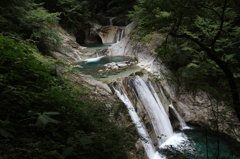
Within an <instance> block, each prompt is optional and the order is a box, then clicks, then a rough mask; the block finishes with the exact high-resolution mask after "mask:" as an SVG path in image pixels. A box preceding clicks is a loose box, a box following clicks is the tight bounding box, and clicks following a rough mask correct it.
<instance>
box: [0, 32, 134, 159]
mask: <svg viewBox="0 0 240 159" xmlns="http://www.w3.org/2000/svg"><path fill="white" fill-rule="evenodd" d="M0 57H1V60H0V63H1V69H0V93H1V96H0V101H1V106H0V107H1V112H0V116H1V119H0V140H1V152H0V157H1V158H8V159H10V158H29V159H34V158H37V159H40V158H44V159H47V158H49V159H50V158H51V159H53V158H58V159H59V158H86V159H90V158H94V159H97V158H99V159H100V158H109V159H110V158H111V159H112V158H119V159H120V158H121V159H122V158H127V156H126V150H127V149H129V148H132V146H133V145H132V144H131V143H130V139H129V138H130V136H131V135H130V134H129V133H130V132H131V131H130V130H127V129H126V128H119V127H117V126H116V124H115V123H114V122H113V121H112V120H111V118H110V117H109V114H110V113H112V112H114V111H113V110H112V108H107V107H106V106H105V104H103V103H100V102H97V103H96V102H94V101H92V100H86V101H85V102H82V101H81V100H80V99H78V98H77V96H81V95H84V94H88V92H87V91H86V90H83V89H82V88H81V87H79V86H78V84H77V81H75V82H74V83H70V82H67V81H66V80H63V77H64V79H65V78H67V76H69V75H68V74H72V72H69V71H67V70H66V68H64V67H63V66H61V65H63V63H62V62H61V61H55V60H52V59H49V58H44V57H42V56H41V55H40V54H39V53H37V50H36V48H34V47H33V46H31V45H26V44H22V43H17V42H14V41H13V40H10V39H8V38H5V37H3V36H2V35H1V36H0ZM56 68H61V69H62V70H63V69H64V71H63V72H64V75H62V76H59V75H57V72H56ZM113 108H114V107H113ZM114 109H115V108H114ZM115 114H118V113H117V112H115Z"/></svg>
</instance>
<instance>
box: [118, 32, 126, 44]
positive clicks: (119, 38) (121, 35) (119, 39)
mask: <svg viewBox="0 0 240 159" xmlns="http://www.w3.org/2000/svg"><path fill="white" fill-rule="evenodd" d="M117 32H118V33H117V43H118V42H119V41H121V40H122V38H123V32H124V30H123V29H118V31H117Z"/></svg>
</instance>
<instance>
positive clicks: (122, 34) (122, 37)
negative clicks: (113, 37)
mask: <svg viewBox="0 0 240 159" xmlns="http://www.w3.org/2000/svg"><path fill="white" fill-rule="evenodd" d="M123 32H124V30H123V29H122V30H121V36H120V39H119V41H121V40H122V38H123Z"/></svg>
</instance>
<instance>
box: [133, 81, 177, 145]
mask: <svg viewBox="0 0 240 159" xmlns="http://www.w3.org/2000/svg"><path fill="white" fill-rule="evenodd" d="M133 83H134V86H135V88H136V90H137V93H138V95H139V97H140V99H141V101H142V103H143V104H144V107H145V108H146V110H147V112H148V114H149V116H150V118H151V122H152V125H153V127H154V131H155V133H156V135H157V137H158V143H159V145H161V144H162V143H163V142H164V141H166V140H167V139H168V138H169V137H171V136H172V135H173V129H172V125H171V123H170V120H169V118H168V115H167V113H166V112H165V110H164V108H163V107H162V104H161V101H160V100H159V98H158V96H155V95H154V96H155V98H154V96H153V95H152V93H151V91H150V90H149V88H148V86H147V85H146V83H145V81H143V80H142V79H141V78H138V79H135V80H134V82H133ZM149 85H150V87H152V85H151V83H150V84H149ZM154 92H155V91H154ZM154 92H153V94H155V93H156V92H155V93H154Z"/></svg>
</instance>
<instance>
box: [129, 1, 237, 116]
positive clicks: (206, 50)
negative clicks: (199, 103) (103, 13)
mask: <svg viewBox="0 0 240 159" xmlns="http://www.w3.org/2000/svg"><path fill="white" fill-rule="evenodd" d="M238 7H239V2H238V1H235V0H221V1H215V0H206V1H198V0H196V1H191V0H184V1H176V0H169V1H162V0H148V1H145V0H139V3H138V5H136V6H135V7H134V8H135V12H132V13H131V16H132V17H134V18H135V19H137V20H138V22H139V25H138V32H139V34H140V36H139V37H144V36H145V35H147V34H149V33H150V32H152V31H157V32H159V33H161V34H163V35H165V42H164V43H163V45H161V46H159V47H157V48H156V50H155V51H156V52H157V54H158V55H159V56H161V57H162V58H163V59H164V61H165V64H167V65H168V66H169V67H170V68H171V69H172V71H173V72H174V73H175V75H174V76H175V77H176V79H177V81H178V83H179V84H181V85H183V86H184V87H185V88H187V89H188V90H192V91H196V90H199V89H201V90H205V91H207V92H209V93H211V94H212V95H214V96H215V97H217V98H220V99H225V100H226V101H227V102H229V103H230V104H231V103H232V105H234V109H235V111H236V114H237V116H238V119H239V120H240V100H239V90H238V89H239V86H240V85H239V84H240V80H239V77H240V76H239V75H240V70H239V63H240V56H239V54H238V52H239V42H240V41H239V38H240V36H239V35H240V26H239V19H240V14H239V10H238V9H237V8H238ZM229 99H232V100H229Z"/></svg>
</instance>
